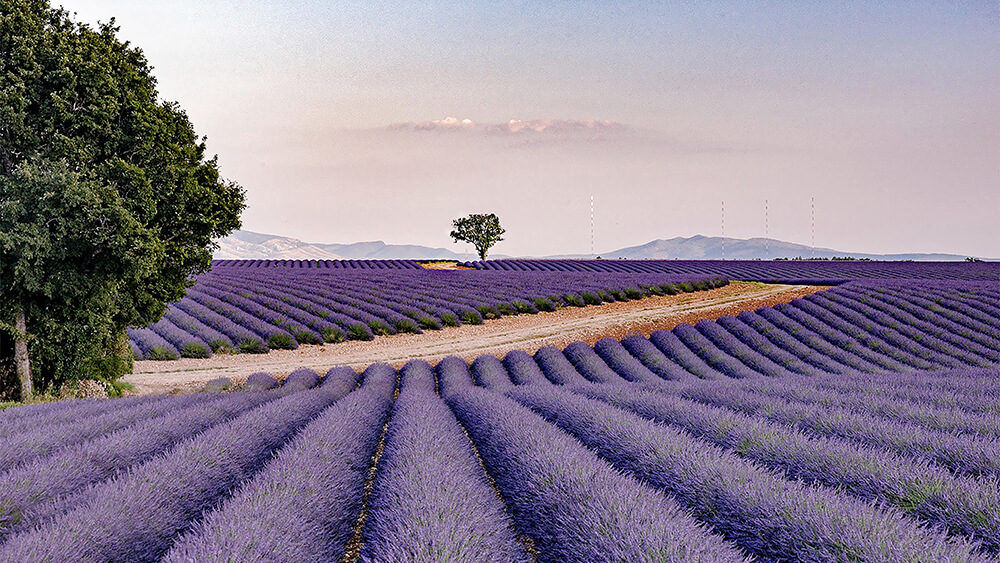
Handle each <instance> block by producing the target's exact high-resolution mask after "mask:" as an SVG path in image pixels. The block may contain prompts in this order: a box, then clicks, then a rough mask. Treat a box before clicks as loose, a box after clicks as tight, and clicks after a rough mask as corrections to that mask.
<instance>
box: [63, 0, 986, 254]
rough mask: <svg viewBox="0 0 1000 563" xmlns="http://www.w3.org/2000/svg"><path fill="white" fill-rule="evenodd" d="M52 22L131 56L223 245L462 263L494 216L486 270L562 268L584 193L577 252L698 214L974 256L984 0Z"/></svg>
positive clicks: (102, 2) (783, 233)
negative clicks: (345, 245)
mask: <svg viewBox="0 0 1000 563" xmlns="http://www.w3.org/2000/svg"><path fill="white" fill-rule="evenodd" d="M55 3H59V1H58V0H55ZM62 4H63V5H64V6H65V7H66V8H67V9H69V10H70V11H75V12H77V13H78V16H79V18H80V19H81V20H83V21H87V22H95V21H97V20H102V21H103V20H107V19H108V18H109V17H111V16H114V17H116V18H117V21H118V24H119V25H120V26H121V35H122V36H123V37H124V38H126V39H128V40H130V41H132V42H133V43H134V44H136V45H138V46H140V47H141V48H142V49H143V50H144V51H145V53H146V55H147V56H148V58H149V60H150V62H151V63H152V65H153V66H154V67H155V71H154V73H155V75H156V76H157V78H158V80H159V87H160V93H161V94H162V96H163V97H164V98H165V99H169V100H176V101H178V102H180V104H181V106H182V107H183V108H185V109H186V110H187V112H188V113H189V115H190V116H191V118H192V121H193V122H194V124H195V127H196V130H197V131H198V132H199V133H200V134H204V135H207V136H208V143H209V149H210V150H211V152H213V153H218V154H219V160H220V163H221V166H222V170H223V174H224V175H225V176H226V177H228V178H231V179H233V180H236V181H237V182H239V183H240V184H242V185H243V186H244V187H245V188H246V190H247V195H248V198H247V199H248V205H249V207H248V209H247V211H246V213H245V214H244V228H246V229H248V230H254V231H259V232H267V233H273V234H281V235H287V236H293V237H297V238H302V239H304V240H308V241H312V242H354V241H361V240H378V239H380V240H384V241H386V242H392V243H414V244H425V245H430V246H444V247H448V248H452V249H454V250H463V249H465V248H466V247H464V246H460V245H456V244H454V243H452V242H451V240H450V239H449V238H448V231H449V228H450V221H451V219H453V218H455V217H458V216H460V215H463V214H466V213H470V212H496V213H497V214H498V215H500V217H501V219H502V221H503V223H504V226H505V227H506V228H507V231H508V232H507V237H506V240H505V241H504V242H502V243H500V244H499V245H498V246H497V247H496V251H497V252H500V253H504V254H514V255H516V254H535V255H542V254H552V253H575V252H588V251H589V248H590V217H589V213H590V195H591V194H594V197H595V202H596V221H595V231H596V247H597V248H596V249H597V251H598V252H600V251H602V250H603V251H607V250H611V249H614V248H619V247H622V246H628V245H633V244H641V243H644V242H647V241H649V240H651V239H654V238H669V237H673V236H678V235H683V236H689V235H693V234H699V233H700V234H705V235H718V234H720V233H721V232H722V225H721V217H720V211H721V204H722V203H721V202H722V201H723V200H725V206H726V216H725V234H726V235H727V236H735V237H751V236H761V235H763V234H764V230H765V225H764V224H765V221H764V201H765V199H766V200H768V204H769V213H768V224H769V234H770V236H772V237H774V238H779V239H784V240H790V241H794V242H801V243H805V244H809V242H810V238H811V233H810V213H809V201H810V197H815V200H816V208H817V212H816V233H815V242H816V244H817V245H819V246H825V247H833V248H837V249H840V250H849V251H867V252H904V251H926V252H931V251H942V252H956V253H964V254H975V255H981V256H993V257H1000V243H998V241H1000V56H998V52H1000V2H998V1H997V0H984V1H981V2H957V1H955V2H919V1H898V2H876V1H870V0H859V1H855V2H839V1H838V2H807V1H795V2H792V1H786V2H774V3H761V2H655V3H654V2H603V1H601V2H544V3H543V2H519V3H485V2H482V3H480V2H455V3H445V2H419V3H418V2H400V3H398V4H397V3H375V2H346V1H338V2H319V1H283V2H277V1H275V2H250V1H232V0H231V1H216V0H176V1H173V2H157V3H153V2H135V1H124V0H67V1H65V2H62ZM499 4H504V5H505V6H509V7H504V8H501V7H499ZM448 116H453V117H456V118H458V119H470V120H472V121H473V122H475V124H476V126H475V127H436V126H432V125H426V126H409V127H406V126H396V127H392V125H394V124H400V123H414V124H420V123H427V122H432V121H433V120H441V119H443V118H445V117H448ZM511 119H521V120H553V121H552V123H550V124H549V127H548V128H544V129H545V130H544V131H541V132H534V131H516V132H515V131H512V130H510V129H512V128H496V127H493V128H489V127H487V126H488V125H491V124H505V123H507V122H508V121H509V120H511ZM577 120H600V121H605V120H606V121H609V122H612V124H621V125H620V126H618V125H614V126H600V125H597V126H595V127H594V128H592V129H589V128H586V127H582V126H577V127H569V126H567V125H570V124H571V123H569V124H567V123H563V122H564V121H565V122H575V121H577ZM536 125H538V124H536ZM537 128H543V127H541V126H538V127H537Z"/></svg>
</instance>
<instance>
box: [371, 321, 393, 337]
mask: <svg viewBox="0 0 1000 563" xmlns="http://www.w3.org/2000/svg"><path fill="white" fill-rule="evenodd" d="M368 328H370V329H372V334H374V335H375V336H385V335H387V334H392V333H393V332H394V331H393V330H392V327H390V326H389V325H387V324H385V323H384V322H382V321H379V320H371V321H368Z"/></svg>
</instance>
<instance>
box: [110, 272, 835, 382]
mask: <svg viewBox="0 0 1000 563" xmlns="http://www.w3.org/2000/svg"><path fill="white" fill-rule="evenodd" d="M821 289H825V287H823V286H809V285H779V284H761V283H739V282H734V283H731V284H729V285H727V286H725V287H721V288H718V289H712V290H709V291H699V292H695V293H686V294H681V295H671V296H663V297H647V298H645V299H640V300H636V301H625V302H616V303H605V304H602V305H588V306H586V307H566V308H563V309H559V310H557V311H553V312H549V313H538V314H536V315H517V316H511V317H503V318H500V319H495V320H488V321H485V322H484V323H483V324H481V325H462V326H459V327H451V328H445V329H443V330H436V331H425V332H424V333H423V334H402V335H394V336H379V337H376V338H375V339H374V340H371V341H368V342H363V341H356V340H355V341H348V342H342V343H339V344H326V345H317V346H301V347H299V349H297V350H275V351H272V352H269V353H267V354H262V355H254V354H238V355H232V356H227V355H216V356H213V357H211V358H207V359H180V360H174V361H139V362H136V363H135V369H134V373H132V374H130V375H127V376H126V377H125V381H127V382H129V383H131V384H132V385H134V386H135V387H136V389H137V391H138V392H139V393H142V394H146V393H184V392H189V391H195V390H197V389H199V388H200V387H201V386H202V385H203V384H204V383H205V382H206V381H208V380H210V379H213V378H216V377H222V376H225V377H229V378H231V379H232V380H233V381H235V382H238V383H242V381H244V380H246V378H247V376H248V375H250V374H251V373H253V372H256V371H265V372H268V373H271V374H272V375H274V376H275V377H278V378H279V379H280V378H282V377H284V376H286V375H288V374H289V373H291V372H292V371H293V370H295V369H296V368H300V367H308V368H312V369H314V370H316V371H317V372H319V373H320V374H321V375H322V374H323V373H324V372H325V371H326V370H328V369H329V368H331V367H333V366H340V365H348V366H351V367H354V368H363V367H365V366H367V365H369V364H371V363H373V362H387V363H390V364H392V365H394V366H396V367H399V366H402V365H403V364H404V363H406V361H408V360H410V359H413V358H421V359H424V360H427V361H429V362H431V363H433V362H436V361H437V360H440V359H441V358H443V357H445V356H449V355H457V356H461V357H463V358H465V359H466V360H472V359H473V358H475V357H476V356H479V355H482V354H493V355H495V356H497V357H498V358H502V357H503V356H504V354H506V353H507V352H509V351H511V350H515V349H519V350H524V351H526V352H529V353H533V352H534V351H535V350H538V349H539V348H541V347H542V346H549V345H551V346H556V347H560V348H561V347H563V346H565V345H567V344H569V343H570V342H574V341H576V340H583V341H585V342H587V343H590V344H593V343H594V342H596V341H597V340H599V339H601V338H603V337H605V336H610V337H613V338H619V339H620V338H624V337H625V336H626V335H628V334H632V333H641V334H643V335H649V333H650V332H652V331H654V330H656V329H661V328H663V329H670V328H673V327H674V326H675V325H677V324H680V323H691V324H693V323H695V322H697V321H699V320H702V319H717V318H719V317H721V316H723V315H735V314H737V313H739V312H740V311H748V310H754V309H757V308H759V307H767V306H771V305H775V304H777V303H784V302H788V301H791V300H792V299H795V298H797V297H802V296H805V295H808V294H810V293H813V292H816V291H819V290H821Z"/></svg>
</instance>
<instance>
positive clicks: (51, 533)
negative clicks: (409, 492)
mask: <svg viewBox="0 0 1000 563" xmlns="http://www.w3.org/2000/svg"><path fill="white" fill-rule="evenodd" d="M336 383H337V382H335V381H332V382H330V383H328V384H327V385H324V386H323V387H321V388H319V389H314V390H310V391H304V392H299V393H291V394H289V395H288V396H286V397H283V398H281V399H278V400H275V401H272V402H270V403H268V404H265V405H263V406H260V407H257V408H255V409H253V410H251V411H249V412H247V413H245V414H243V415H241V416H239V417H237V418H235V419H233V420H230V421H229V422H226V423H224V424H220V425H218V426H215V427H213V428H212V429H211V430H209V431H207V432H203V433H202V434H199V435H197V436H195V437H193V438H191V439H189V440H187V441H185V442H183V443H181V444H179V445H178V446H177V447H175V448H173V449H171V450H170V451H169V452H166V453H165V454H164V455H162V456H157V457H154V458H153V459H150V460H148V461H146V462H145V463H142V464H140V465H138V466H133V467H132V468H131V469H130V470H129V471H128V472H126V473H123V474H121V475H119V476H117V477H114V478H112V479H110V480H107V481H104V482H102V483H100V484H98V485H95V486H93V487H91V488H87V489H84V490H82V491H80V492H78V493H76V494H74V495H71V496H70V497H69V498H68V499H66V503H67V505H72V506H73V508H71V509H68V510H65V511H60V512H57V514H58V515H57V516H56V517H55V518H53V519H52V520H50V521H48V522H46V523H45V524H43V525H41V526H38V527H35V528H32V529H30V530H27V531H24V532H21V533H19V534H15V535H13V536H11V537H10V538H8V540H7V541H6V542H5V543H3V544H0V560H3V561H39V560H49V561H68V560H101V561H107V560H131V561H148V560H154V559H157V558H159V557H160V556H161V555H162V554H163V553H165V552H166V551H167V549H168V548H169V547H170V545H171V543H172V539H173V538H174V537H175V536H176V535H177V534H179V533H181V532H183V531H184V530H186V529H187V528H188V527H189V526H190V524H191V521H192V519H195V518H197V517H198V516H199V515H200V514H201V513H202V512H203V511H205V510H206V509H208V508H209V507H211V506H213V505H214V504H215V503H217V502H218V501H219V499H221V498H223V497H225V496H227V495H228V494H229V493H230V492H231V491H232V490H233V489H235V488H236V487H237V486H238V485H239V484H240V483H241V482H242V481H244V480H246V479H248V478H249V477H251V476H252V475H253V474H255V473H256V472H257V471H258V470H259V469H260V468H261V466H262V465H263V464H264V463H265V462H266V461H267V459H268V458H270V457H271V455H272V452H273V451H274V450H275V449H277V448H279V447H281V446H282V445H284V444H285V442H287V441H288V440H290V439H291V438H292V437H293V436H294V435H295V434H296V433H297V432H298V431H299V430H300V429H301V428H302V427H303V426H305V425H306V424H307V423H308V422H309V421H311V420H312V419H313V418H315V417H316V416H317V415H318V414H319V413H320V412H321V411H322V410H323V409H324V408H326V407H327V406H329V405H330V404H331V403H333V402H334V401H335V400H337V399H339V398H340V397H342V396H344V395H345V394H346V393H347V392H349V391H350V390H351V389H353V386H347V385H337V384H336Z"/></svg>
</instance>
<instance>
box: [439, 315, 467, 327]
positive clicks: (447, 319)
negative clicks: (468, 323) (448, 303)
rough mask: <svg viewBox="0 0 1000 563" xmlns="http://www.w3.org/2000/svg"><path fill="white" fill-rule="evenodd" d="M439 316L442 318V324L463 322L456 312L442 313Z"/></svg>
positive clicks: (454, 324)
mask: <svg viewBox="0 0 1000 563" xmlns="http://www.w3.org/2000/svg"><path fill="white" fill-rule="evenodd" d="M438 318H439V319H441V324H443V325H444V326H458V325H460V324H462V323H460V322H459V320H458V317H457V316H456V315H455V314H454V313H441V315H440V316H439V317H438Z"/></svg>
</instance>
